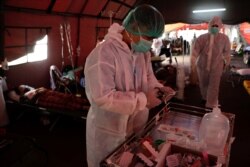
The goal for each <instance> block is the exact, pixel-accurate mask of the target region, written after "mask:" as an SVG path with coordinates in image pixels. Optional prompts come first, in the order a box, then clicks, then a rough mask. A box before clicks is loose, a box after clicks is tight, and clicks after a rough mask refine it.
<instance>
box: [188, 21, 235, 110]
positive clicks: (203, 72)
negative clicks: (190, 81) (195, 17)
mask: <svg viewBox="0 0 250 167" xmlns="http://www.w3.org/2000/svg"><path fill="white" fill-rule="evenodd" d="M208 28H209V29H208V33H206V34H203V35H201V36H199V37H198V38H197V39H196V41H195V44H194V47H193V51H192V57H191V64H193V65H194V64H196V67H197V73H198V80H199V86H200V91H201V96H202V98H203V101H204V103H205V106H206V107H208V108H213V107H216V106H218V105H219V103H218V96H219V87H220V80H221V76H222V73H223V70H224V69H225V68H226V67H227V66H228V65H230V56H231V55H230V41H229V38H228V36H227V35H225V34H223V33H220V30H221V28H222V21H221V19H220V17H218V16H215V17H213V18H212V20H211V21H210V22H209V25H208ZM194 70H195V65H194V66H192V71H194Z"/></svg>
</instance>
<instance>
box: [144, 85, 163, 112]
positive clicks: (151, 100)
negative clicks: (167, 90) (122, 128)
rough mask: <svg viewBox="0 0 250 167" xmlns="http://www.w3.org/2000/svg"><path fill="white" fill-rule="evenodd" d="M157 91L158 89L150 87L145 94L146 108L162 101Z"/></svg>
mask: <svg viewBox="0 0 250 167" xmlns="http://www.w3.org/2000/svg"><path fill="white" fill-rule="evenodd" d="M158 91H159V90H158V89H151V90H149V91H148V93H147V94H146V96H147V105H146V107H147V108H148V109H151V108H154V107H156V106H158V105H160V104H161V102H162V101H161V100H160V99H159V98H158Z"/></svg>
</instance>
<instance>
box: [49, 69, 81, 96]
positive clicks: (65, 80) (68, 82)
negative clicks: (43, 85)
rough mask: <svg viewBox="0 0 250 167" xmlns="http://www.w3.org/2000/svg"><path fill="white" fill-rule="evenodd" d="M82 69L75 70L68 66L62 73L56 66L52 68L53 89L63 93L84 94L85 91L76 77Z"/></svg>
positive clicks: (51, 80)
mask: <svg viewBox="0 0 250 167" xmlns="http://www.w3.org/2000/svg"><path fill="white" fill-rule="evenodd" d="M82 69H83V67H82V66H80V67H78V68H75V69H73V68H72V66H71V65H66V66H65V67H63V70H62V72H61V71H60V70H59V69H58V68H57V67H56V66H55V65H52V66H50V84H51V86H50V87H51V89H52V90H55V91H59V92H63V93H73V94H82V92H83V91H84V89H82V87H81V86H80V83H79V82H80V81H79V79H78V76H77V75H76V73H77V72H79V71H82Z"/></svg>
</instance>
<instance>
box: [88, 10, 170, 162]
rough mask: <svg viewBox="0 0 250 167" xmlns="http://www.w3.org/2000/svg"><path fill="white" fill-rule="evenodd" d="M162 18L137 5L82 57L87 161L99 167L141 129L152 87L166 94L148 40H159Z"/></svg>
mask: <svg viewBox="0 0 250 167" xmlns="http://www.w3.org/2000/svg"><path fill="white" fill-rule="evenodd" d="M163 31H164V19H163V17H162V15H161V14H160V13H159V12H158V11H157V10H156V9H155V8H154V7H152V6H149V5H142V6H139V7H137V8H135V9H133V10H131V12H130V13H129V14H128V15H127V17H126V18H125V19H124V21H123V24H122V25H119V24H117V23H114V24H113V25H112V26H111V27H110V28H109V30H108V34H107V35H106V36H105V38H104V41H103V42H102V43H100V44H99V45H98V46H97V47H96V48H95V49H94V50H93V51H92V52H91V53H90V55H89V56H88V57H87V60H86V64H85V69H84V73H85V84H86V85H85V86H86V94H87V98H88V100H89V101H90V104H91V107H90V110H89V112H88V116H87V129H86V131H87V133H86V140H87V143H86V145H87V161H88V166H89V167H97V166H99V164H100V162H101V160H103V159H104V158H105V157H106V156H107V155H108V154H110V153H111V152H112V151H113V150H114V149H115V148H116V147H117V146H119V145H120V144H121V143H122V142H124V141H125V140H126V138H127V137H129V136H130V135H131V134H132V133H136V132H138V131H139V130H141V129H143V127H144V126H145V124H146V122H147V119H148V112H149V109H151V108H153V107H155V106H157V105H159V104H160V103H161V100H160V99H159V98H157V91H158V89H155V88H156V87H159V88H160V89H161V90H162V91H163V92H165V93H166V94H171V93H173V90H172V89H171V88H168V87H163V85H162V84H160V83H159V82H158V81H157V79H156V78H155V76H154V73H153V70H152V65H151V54H150V52H149V50H150V49H151V45H152V40H153V39H154V38H157V37H159V36H161V35H162V33H163Z"/></svg>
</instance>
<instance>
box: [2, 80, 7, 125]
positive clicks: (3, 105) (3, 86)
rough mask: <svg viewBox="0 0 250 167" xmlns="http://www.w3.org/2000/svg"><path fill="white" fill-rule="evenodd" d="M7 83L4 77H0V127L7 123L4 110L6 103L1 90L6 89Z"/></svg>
mask: <svg viewBox="0 0 250 167" xmlns="http://www.w3.org/2000/svg"><path fill="white" fill-rule="evenodd" d="M7 89H8V88H7V84H6V81H5V79H4V78H2V77H0V127H1V126H5V125H7V124H8V123H9V118H8V114H7V111H6V105H5V100H4V95H3V92H4V91H6V90H7Z"/></svg>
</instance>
